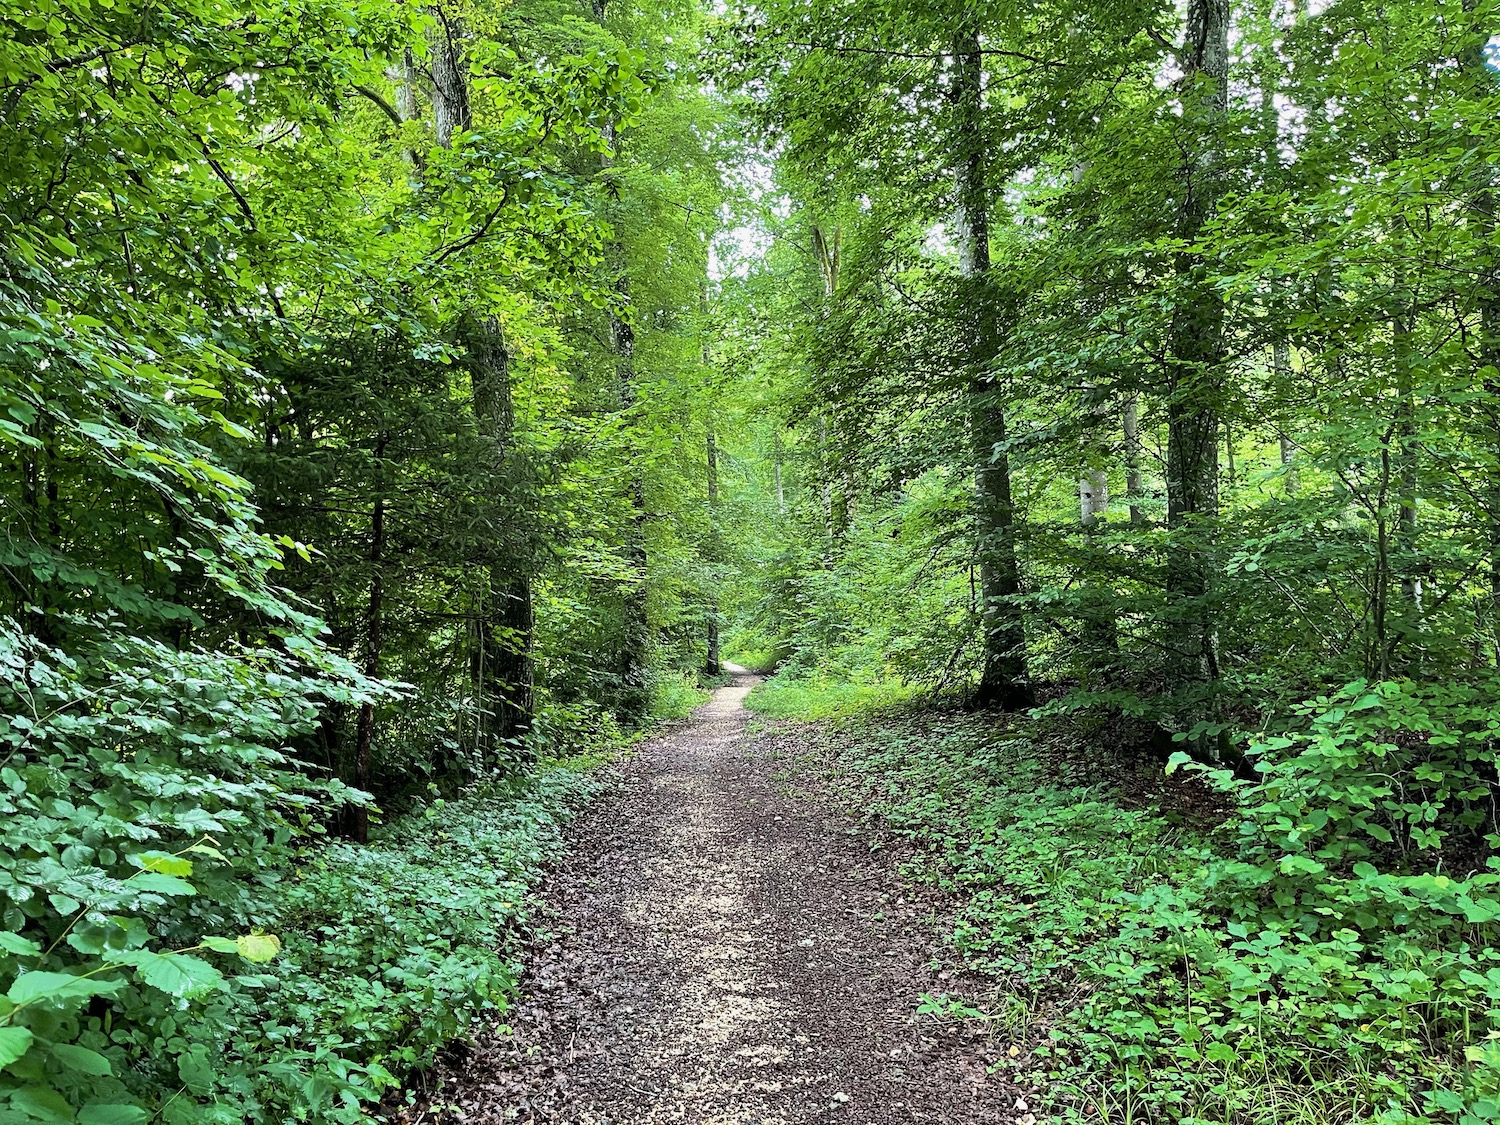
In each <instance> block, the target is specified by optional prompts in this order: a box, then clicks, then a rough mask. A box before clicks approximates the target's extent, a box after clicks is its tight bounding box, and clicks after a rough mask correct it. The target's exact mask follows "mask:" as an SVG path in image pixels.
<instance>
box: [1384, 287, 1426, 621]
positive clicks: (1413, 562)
mask: <svg viewBox="0 0 1500 1125" xmlns="http://www.w3.org/2000/svg"><path fill="white" fill-rule="evenodd" d="M1396 286H1397V300H1398V301H1401V302H1402V303H1403V304H1407V303H1408V302H1409V300H1410V298H1409V296H1408V294H1406V292H1405V278H1404V275H1403V274H1402V273H1401V272H1400V271H1398V272H1397V278H1396ZM1391 344H1392V350H1393V351H1394V353H1395V354H1394V356H1393V362H1394V363H1395V366H1396V501H1397V503H1398V504H1399V505H1400V511H1399V512H1398V513H1397V518H1396V554H1397V557H1398V558H1399V559H1400V560H1401V562H1400V566H1399V574H1400V578H1401V596H1402V598H1403V599H1404V601H1405V603H1406V605H1407V607H1408V609H1409V612H1410V615H1411V621H1412V624H1413V625H1414V626H1415V627H1420V625H1419V624H1418V623H1419V622H1420V619H1421V616H1422V574H1421V567H1420V565H1419V564H1418V563H1417V401H1416V391H1415V388H1414V387H1413V385H1412V370H1411V365H1412V358H1413V357H1412V354H1411V328H1410V325H1409V323H1408V321H1407V314H1406V313H1405V311H1403V312H1401V313H1398V314H1397V315H1396V316H1395V317H1394V318H1393V319H1392V321H1391Z"/></svg>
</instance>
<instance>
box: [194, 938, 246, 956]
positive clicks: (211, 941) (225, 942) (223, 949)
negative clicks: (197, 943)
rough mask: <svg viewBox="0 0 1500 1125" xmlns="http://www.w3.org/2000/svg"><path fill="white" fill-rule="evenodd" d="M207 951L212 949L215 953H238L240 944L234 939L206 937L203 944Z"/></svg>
mask: <svg viewBox="0 0 1500 1125" xmlns="http://www.w3.org/2000/svg"><path fill="white" fill-rule="evenodd" d="M201 944H202V945H203V947H204V948H205V949H212V950H213V951H214V952H215V953H238V952H239V951H240V943H239V942H237V941H235V940H234V938H227V937H206V938H204V939H203V941H202V942H201Z"/></svg>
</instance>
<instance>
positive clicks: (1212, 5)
mask: <svg viewBox="0 0 1500 1125" xmlns="http://www.w3.org/2000/svg"><path fill="white" fill-rule="evenodd" d="M1179 59H1180V61H1181V64H1182V68H1183V71H1184V74H1183V78H1182V85H1183V88H1184V90H1185V91H1186V92H1185V93H1184V96H1183V127H1184V129H1185V130H1188V131H1190V134H1191V135H1190V136H1189V137H1188V139H1187V151H1188V157H1187V159H1186V161H1185V162H1184V164H1183V167H1182V191H1181V197H1182V203H1181V206H1180V209H1179V211H1178V215H1177V233H1178V235H1179V236H1180V237H1181V238H1183V239H1185V240H1187V241H1189V242H1191V241H1193V240H1196V239H1197V237H1198V235H1199V233H1200V232H1201V231H1202V229H1203V225H1204V223H1205V222H1206V221H1207V220H1208V218H1209V217H1210V216H1211V215H1212V214H1213V212H1214V208H1215V206H1216V205H1217V203H1218V199H1219V195H1220V193H1221V191H1222V187H1221V184H1220V164H1221V163H1222V160H1221V151H1222V146H1223V131H1224V127H1225V120H1226V111H1227V106H1228V100H1227V99H1228V83H1229V4H1228V0H1189V3H1188V18H1187V41H1186V44H1185V46H1184V49H1183V51H1182V52H1181V53H1180V55H1179ZM1174 266H1175V270H1176V273H1177V278H1178V288H1179V298H1178V305H1177V308H1176V310H1175V311H1174V314H1173V318H1172V325H1171V341H1170V343H1171V347H1170V363H1169V366H1168V374H1169V384H1170V385H1169V388H1168V397H1167V528H1168V530H1169V531H1171V532H1172V533H1173V536H1172V541H1171V543H1170V544H1169V546H1168V556H1167V566H1166V588H1167V597H1168V603H1169V612H1170V615H1171V619H1170V621H1169V626H1170V627H1171V629H1172V631H1173V634H1174V638H1175V640H1174V642H1173V644H1172V648H1171V652H1172V657H1171V659H1170V660H1169V662H1168V669H1167V671H1168V675H1169V677H1170V678H1171V679H1172V680H1174V681H1176V682H1178V683H1182V682H1185V681H1192V680H1202V679H1212V678H1215V677H1216V676H1217V674H1218V658H1217V654H1216V652H1215V634H1214V627H1213V611H1212V607H1211V605H1210V595H1211V593H1212V578H1213V572H1214V548H1213V538H1214V523H1215V519H1216V517H1217V515H1218V507H1219V413H1218V411H1219V397H1220V382H1221V365H1222V363H1223V332H1224V303H1223V299H1222V297H1221V296H1220V295H1219V294H1218V292H1217V291H1216V290H1215V289H1214V288H1213V287H1212V286H1211V285H1209V284H1207V283H1206V281H1205V279H1204V278H1203V276H1202V274H1203V271H1204V265H1203V262H1202V260H1201V259H1200V257H1199V255H1198V254H1196V253H1195V252H1193V251H1191V250H1186V251H1183V252H1182V253H1181V254H1179V255H1178V256H1177V260H1176V262H1175V263H1174Z"/></svg>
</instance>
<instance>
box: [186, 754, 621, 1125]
mask: <svg viewBox="0 0 1500 1125" xmlns="http://www.w3.org/2000/svg"><path fill="white" fill-rule="evenodd" d="M587 765H588V763H587V760H585V761H584V762H581V763H580V762H572V761H568V762H559V763H553V764H550V765H547V766H543V767H541V768H540V769H538V770H537V771H536V772H535V773H534V774H532V775H531V776H527V777H521V778H516V779H513V780H510V781H505V782H494V783H491V784H489V785H487V786H485V787H483V788H481V789H480V790H478V791H476V792H475V793H473V794H470V795H468V796H465V797H464V798H462V799H459V800H453V801H443V800H435V801H434V802H433V803H432V804H431V805H429V806H428V807H427V808H426V809H424V810H422V811H421V812H419V813H416V814H413V815H411V816H408V817H404V818H402V819H401V820H399V821H397V822H396V823H394V824H392V825H391V826H390V828H389V830H387V831H386V832H385V833H384V834H383V835H382V836H381V837H380V838H379V839H377V840H375V841H374V842H373V843H372V844H371V845H368V846H364V847H361V846H359V845H355V844H346V843H335V844H330V845H329V846H327V847H325V848H323V849H321V850H319V851H318V852H317V853H316V854H315V855H314V856H313V858H312V859H311V861H310V862H309V863H308V864H307V865H306V866H305V867H303V868H302V869H300V870H299V871H298V872H296V874H295V876H294V877H293V878H291V879H290V880H288V882H287V883H286V885H285V891H284V894H283V896H282V897H281V899H280V901H279V902H278V903H277V904H276V907H275V912H274V915H273V916H272V917H270V918H268V919H267V924H268V926H270V927H274V928H275V929H276V930H277V931H278V932H279V933H280V934H281V936H282V938H283V942H284V946H283V953H282V956H281V957H279V958H278V959H277V960H276V961H275V962H273V963H272V964H270V965H269V966H267V967H266V971H265V972H263V973H262V974H260V976H259V977H258V978H255V979H254V980H253V981H252V980H251V979H249V978H241V982H240V983H241V984H242V985H243V986H244V988H243V990H240V989H236V990H235V991H234V992H233V993H231V994H230V995H228V996H226V997H225V999H224V1000H223V1002H222V1006H220V1008H219V1011H217V1012H216V1011H214V1008H215V1005H209V1011H208V1013H206V1014H207V1015H208V1017H209V1020H210V1021H211V1022H212V1021H213V1020H214V1019H216V1018H218V1019H222V1020H223V1021H224V1023H225V1024H227V1025H230V1026H237V1027H240V1028H253V1029H254V1030H253V1031H252V1032H250V1033H249V1034H246V1033H244V1032H242V1033H241V1035H240V1037H239V1038H238V1039H237V1040H236V1041H235V1042H234V1044H233V1047H232V1050H231V1055H232V1057H233V1059H234V1060H235V1062H237V1063H238V1064H240V1065H239V1066H238V1067H235V1068H234V1071H237V1072H238V1074H239V1075H241V1076H242V1077H241V1082H242V1084H243V1089H242V1090H241V1091H238V1092H239V1093H241V1094H242V1095H244V1098H243V1101H240V1100H239V1099H235V1100H236V1101H237V1102H239V1104H238V1106H237V1108H235V1109H234V1110H232V1111H228V1112H226V1113H225V1114H224V1115H223V1117H222V1119H223V1120H224V1121H225V1122H229V1121H240V1120H244V1121H254V1122H266V1123H268V1125H269V1123H271V1122H283V1121H288V1120H314V1121H330V1122H335V1121H358V1120H362V1119H363V1116H362V1112H361V1107H363V1106H365V1105H367V1104H368V1103H369V1102H370V1101H372V1100H373V1099H376V1098H379V1097H380V1096H381V1095H382V1094H383V1093H384V1092H385V1091H387V1090H388V1089H390V1088H392V1087H393V1086H395V1085H397V1084H399V1083H400V1082H401V1081H402V1080H403V1079H404V1078H405V1076H406V1075H407V1074H408V1073H410V1072H411V1071H414V1070H420V1069H423V1068H426V1067H428V1066H430V1065H431V1063H432V1062H433V1059H434V1058H435V1056H436V1054H437V1052H438V1051H439V1050H440V1049H441V1048H442V1047H444V1046H445V1045H446V1044H448V1043H450V1042H452V1041H453V1040H454V1039H456V1038H459V1037H461V1036H462V1035H463V1034H464V1033H465V1032H466V1031H467V1030H468V1028H469V1026H470V1025H471V1024H472V1023H473V1022H474V1021H475V1020H476V1019H477V1018H479V1017H481V1016H482V1015H484V1014H485V1013H497V1012H501V1011H503V1010H504V1008H505V1005H506V998H507V996H508V995H509V994H510V992H511V991H512V990H513V987H514V983H515V971H516V966H515V961H514V953H515V948H514V941H515V938H516V936H517V935H518V934H519V933H520V932H521V929H522V928H523V926H524V923H525V921H526V913H527V895H528V892H529V890H530V888H531V887H532V886H533V884H534V883H535V882H536V881H537V880H538V879H539V878H540V876H541V874H542V870H543V866H544V865H545V864H546V862H547V861H548V860H549V859H551V858H552V857H554V856H555V855H556V854H557V852H558V851H559V849H560V847H561V843H562V835H561V827H562V825H563V824H564V822H565V821H566V820H567V819H568V818H569V817H570V815H571V814H572V812H573V811H574V810H575V809H576V808H577V807H578V806H579V805H580V804H582V803H583V802H584V801H585V800H586V799H587V798H588V797H589V796H590V795H591V794H592V793H593V791H594V789H595V785H596V783H595V782H594V780H593V779H592V778H591V777H590V776H589V775H588V773H587V772H585V770H586V768H587ZM205 1049H208V1046H207V1045H206V1044H205ZM242 1114H243V1116H242ZM216 1120H217V1118H216Z"/></svg>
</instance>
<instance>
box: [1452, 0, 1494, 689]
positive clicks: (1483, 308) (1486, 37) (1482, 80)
mask: <svg viewBox="0 0 1500 1125" xmlns="http://www.w3.org/2000/svg"><path fill="white" fill-rule="evenodd" d="M1475 6H1476V5H1475V0H1464V10H1465V11H1466V12H1472V11H1473V10H1474V8H1475ZM1491 34H1492V30H1491V29H1490V28H1472V29H1470V31H1469V35H1468V42H1467V43H1466V44H1465V46H1464V50H1463V52H1462V55H1461V57H1460V59H1459V62H1460V64H1461V65H1462V66H1463V68H1464V72H1465V73H1466V74H1467V75H1468V76H1469V78H1470V80H1471V82H1472V84H1473V86H1474V95H1475V97H1476V98H1484V97H1492V96H1493V95H1494V93H1495V91H1496V86H1497V78H1496V75H1495V71H1494V69H1493V68H1492V66H1491V65H1490V63H1489V62H1488V61H1486V59H1485V47H1486V46H1487V45H1488V43H1489V41H1490V38H1491ZM1475 167H1476V168H1477V169H1478V175H1479V177H1480V181H1479V183H1478V185H1477V190H1476V191H1475V192H1474V203H1473V208H1472V209H1473V222H1474V226H1475V229H1476V232H1477V234H1478V235H1479V239H1478V241H1479V243H1480V245H1482V246H1483V247H1485V253H1486V256H1485V258H1484V259H1483V260H1482V261H1481V263H1480V269H1479V287H1478V293H1477V303H1478V306H1479V349H1478V351H1479V366H1480V368H1481V370H1483V371H1485V372H1486V374H1485V378H1484V387H1485V391H1486V394H1487V397H1488V399H1489V414H1490V420H1491V434H1490V439H1489V440H1490V447H1491V453H1492V455H1493V456H1495V457H1496V458H1497V460H1500V251H1497V250H1496V249H1495V247H1496V239H1497V237H1500V223H1497V222H1496V218H1497V209H1496V202H1495V193H1496V185H1495V166H1494V163H1493V161H1480V162H1479V163H1477V164H1476V165H1475ZM1487 501H1488V505H1487V506H1488V509H1489V511H1488V522H1489V548H1490V565H1489V587H1490V599H1489V600H1490V604H1489V622H1488V625H1489V633H1490V642H1491V645H1492V646H1493V648H1494V655H1495V661H1496V663H1497V664H1500V472H1494V471H1492V476H1491V480H1490V484H1489V488H1488V490H1487Z"/></svg>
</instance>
